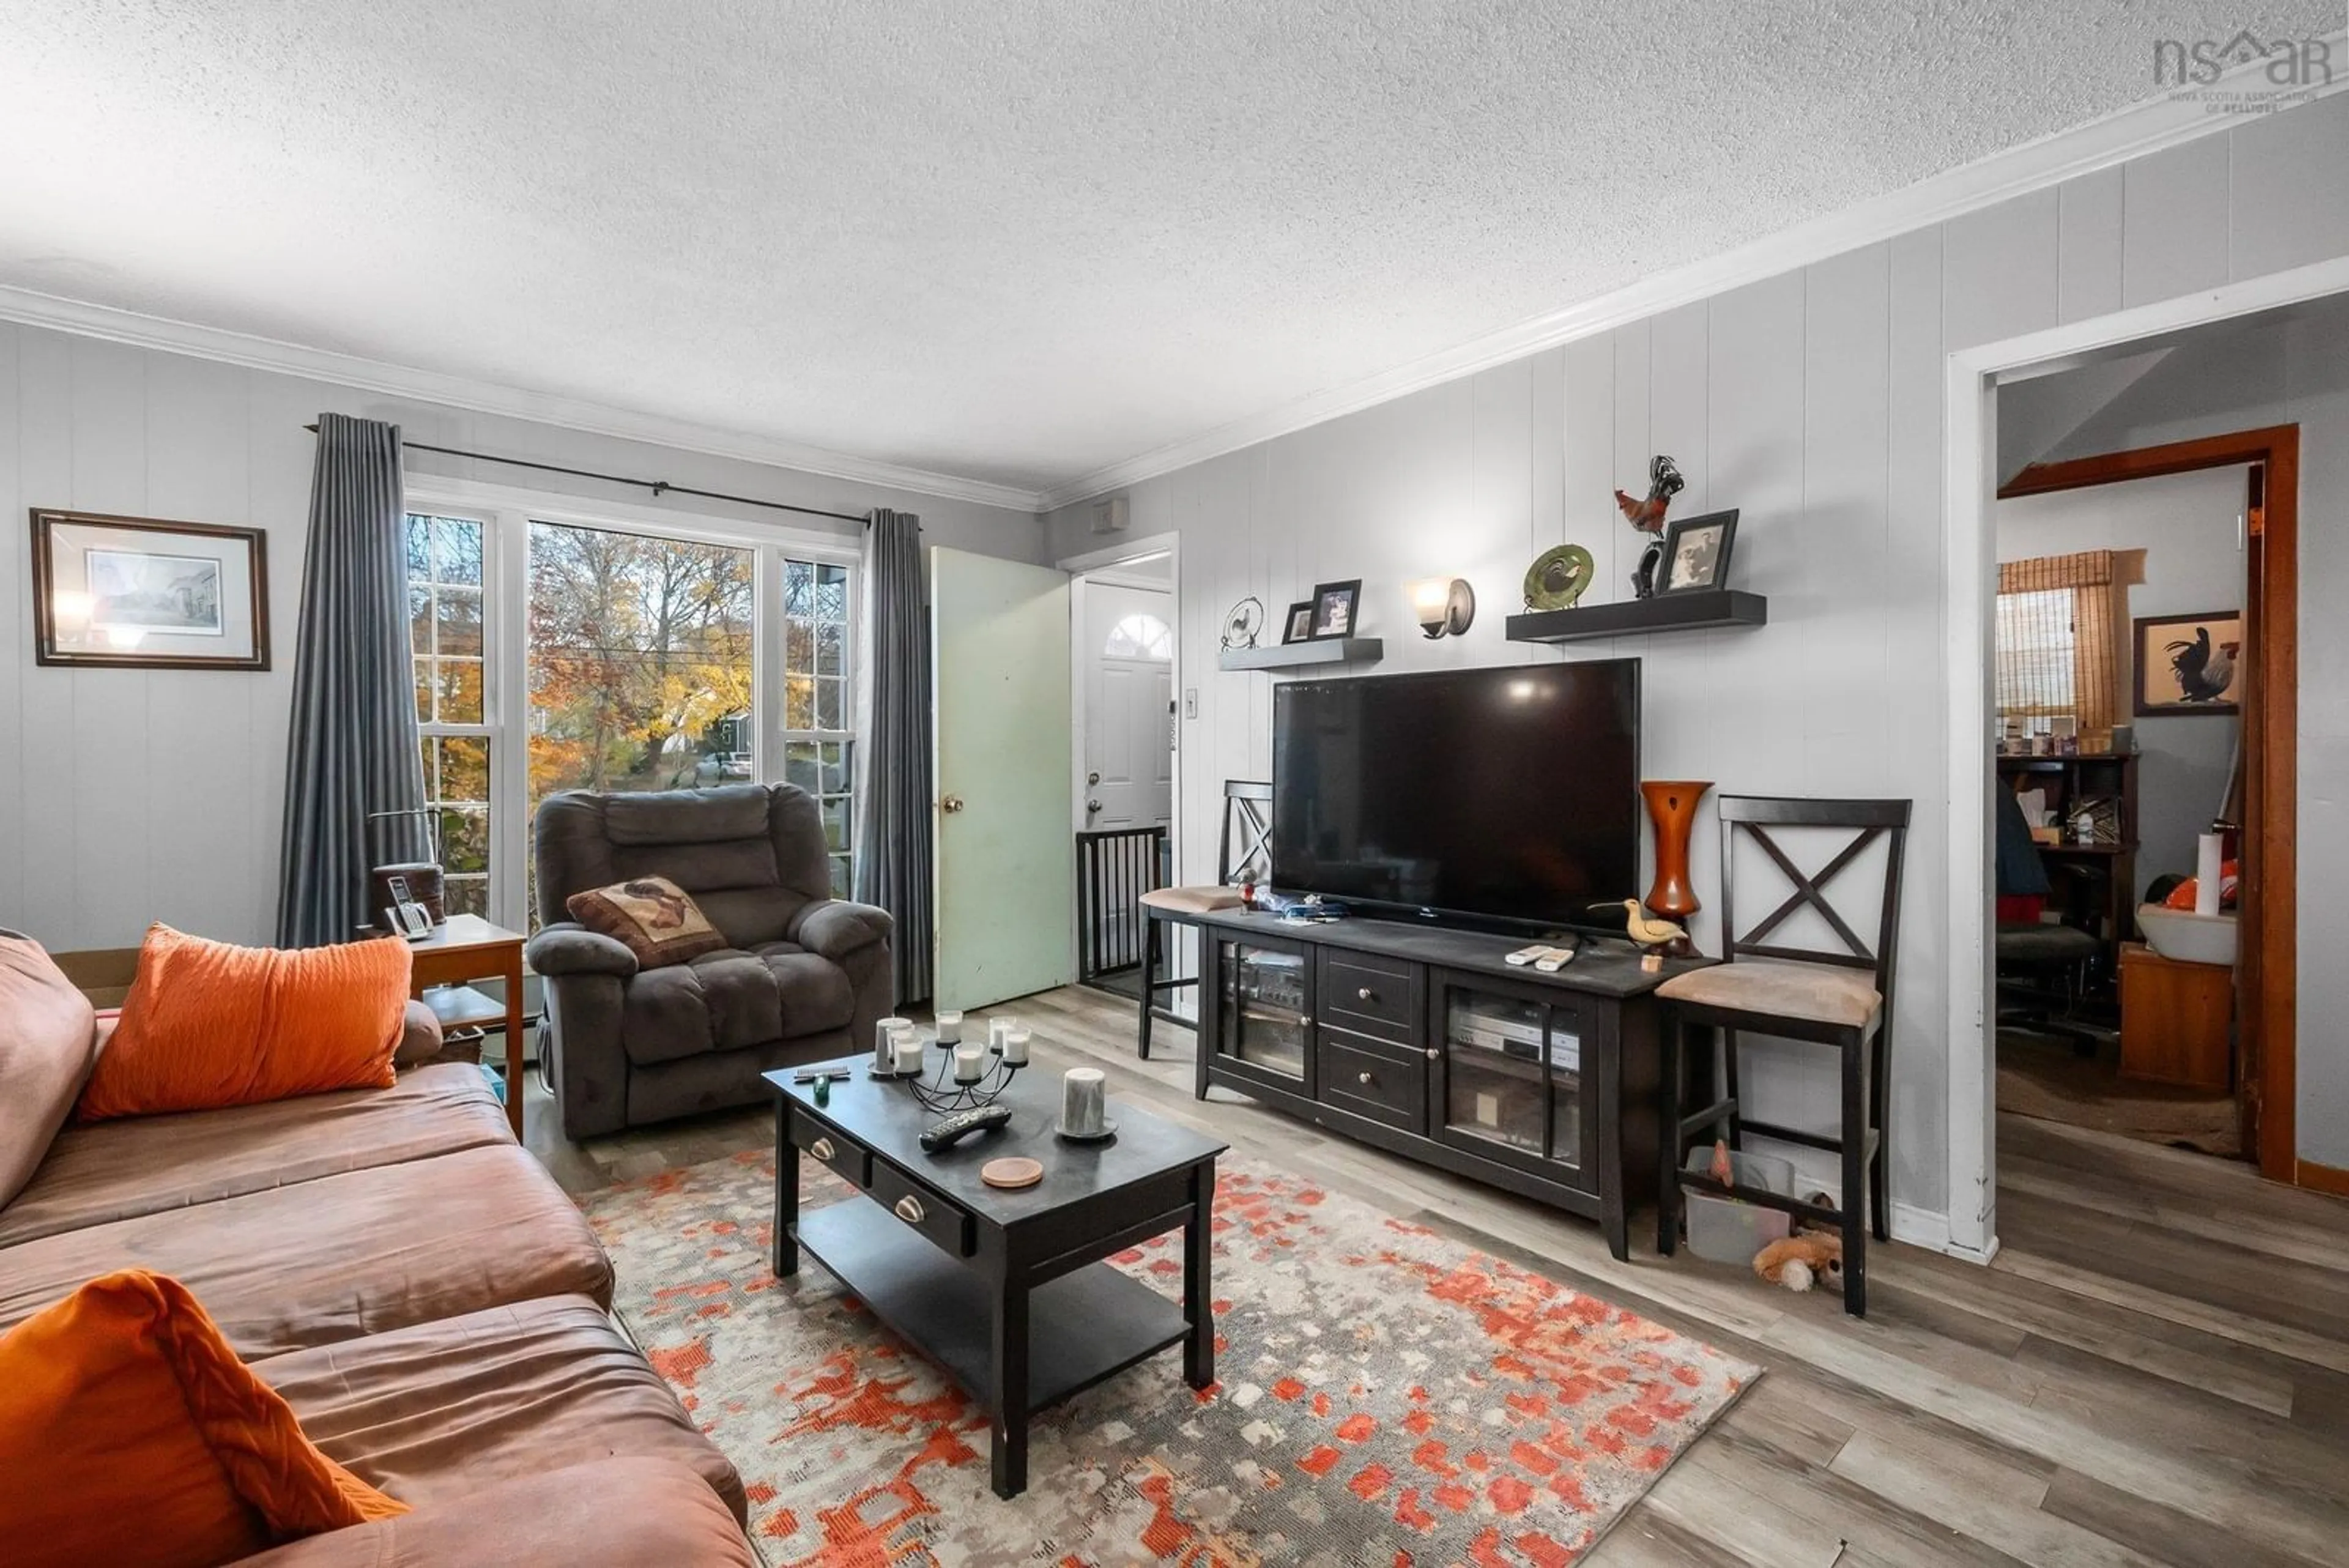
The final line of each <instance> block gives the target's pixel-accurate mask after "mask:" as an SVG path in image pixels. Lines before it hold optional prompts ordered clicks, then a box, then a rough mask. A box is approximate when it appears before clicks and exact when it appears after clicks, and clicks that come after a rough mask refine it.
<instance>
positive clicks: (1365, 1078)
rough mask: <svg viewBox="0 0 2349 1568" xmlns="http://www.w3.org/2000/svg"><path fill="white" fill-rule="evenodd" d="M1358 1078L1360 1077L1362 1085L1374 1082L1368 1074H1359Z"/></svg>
mask: <svg viewBox="0 0 2349 1568" xmlns="http://www.w3.org/2000/svg"><path fill="white" fill-rule="evenodd" d="M1358 1076H1360V1077H1361V1080H1362V1082H1363V1083H1365V1084H1368V1083H1372V1082H1375V1080H1374V1079H1372V1078H1371V1075H1369V1074H1368V1073H1363V1074H1360V1075H1358Z"/></svg>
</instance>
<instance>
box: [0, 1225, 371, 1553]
mask: <svg viewBox="0 0 2349 1568" xmlns="http://www.w3.org/2000/svg"><path fill="white" fill-rule="evenodd" d="M407 1511H408V1505H407V1504H406V1503H403V1502H398V1501H394V1500H392V1499H391V1498H388V1497H386V1496H385V1495H384V1494H383V1493H381V1492H379V1491H378V1490H375V1488H373V1487H371V1486H369V1485H367V1483H366V1482H365V1481H363V1480H359V1479H358V1478H357V1476H355V1475H353V1474H351V1473H350V1472H349V1471H348V1470H347V1469H343V1468H342V1467H341V1466H340V1465H338V1464H336V1463H335V1462H334V1460H332V1459H328V1458H326V1455H324V1454H322V1453H320V1452H319V1451H318V1450H317V1449H316V1446H314V1445H313V1444H312V1443H311V1441H310V1439H309V1438H305V1437H304V1436H303V1435H302V1428H300V1427H299V1426H298V1425H296V1424H295V1419H294V1412H293V1410H292V1409H291V1408H290V1407H287V1405H286V1403H285V1399H284V1398H283V1397H280V1396H279V1395H278V1393H277V1391H276V1390H275V1389H273V1388H271V1387H270V1386H268V1385H267V1384H265V1383H264V1382H262V1381H261V1379H260V1378H258V1377H255V1376H254V1375H253V1373H252V1371H251V1369H250V1368H248V1367H246V1366H244V1364H243V1363H242V1362H240V1361H239V1360H237V1358H236V1353H235V1352H233V1351H232V1350H231V1349H229V1347H228V1345H227V1343H226V1342H225V1341H224V1340H222V1338H221V1332H220V1329H219V1327H218V1326H217V1325H215V1324H213V1322H212V1319H211V1318H210V1317H209V1316H208V1315H206V1314H205V1312H204V1309H203V1308H202V1306H199V1305H198V1304H197V1303H196V1298H195V1297H193V1296H191V1295H190V1294H189V1293H188V1290H187V1287H186V1286H184V1285H182V1284H181V1283H180V1282H179V1281H177V1280H174V1279H170V1278H167V1277H166V1276H164V1275H161V1274H153V1273H149V1272H147V1271H146V1270H144V1269H127V1270H125V1271H123V1272H120V1273H114V1274H108V1275H105V1276H104V1277H102V1278H99V1279H95V1280H92V1281H91V1282H89V1283H88V1284H86V1285H84V1286H82V1287H81V1289H79V1290H78V1291H76V1292H75V1293H73V1294H72V1295H70V1296H67V1298H66V1299H65V1300H64V1301H61V1302H59V1303H57V1304H56V1305H55V1306H52V1307H49V1308H47V1310H45V1311H43V1312H40V1313H37V1314H34V1315H33V1316H32V1317H29V1318H27V1319H26V1320H25V1321H24V1322H23V1323H21V1324H17V1325H16V1327H15V1328H13V1329H10V1330H9V1331H8V1332H7V1333H6V1334H5V1335H0V1542H7V1543H8V1548H7V1560H8V1562H9V1563H11V1564H12V1565H13V1568H67V1565H68V1564H77V1565H78V1564H81V1563H143V1564H150V1565H151V1568H211V1565H212V1564H214V1563H233V1562H235V1561H236V1560H237V1559H238V1558H240V1557H249V1556H251V1555H252V1554H253V1553H254V1552H264V1551H267V1550H268V1549H269V1548H270V1547H272V1546H274V1545H277V1544H279V1543H280V1542H285V1541H290V1540H293V1539H295V1538H296V1537H298V1536H304V1535H316V1534H318V1533H320V1532H323V1531H328V1530H340V1529H341V1528H343V1527H344V1526H345V1525H348V1524H365V1523H367V1521H370V1520H378V1519H388V1518H390V1517H391V1516H393V1515H394V1514H401V1513H406V1512H407Z"/></svg>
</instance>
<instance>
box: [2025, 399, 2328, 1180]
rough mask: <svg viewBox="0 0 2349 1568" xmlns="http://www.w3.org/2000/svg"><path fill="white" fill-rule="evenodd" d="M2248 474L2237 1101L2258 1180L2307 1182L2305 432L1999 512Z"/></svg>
mask: <svg viewBox="0 0 2349 1568" xmlns="http://www.w3.org/2000/svg"><path fill="white" fill-rule="evenodd" d="M2244 464H2248V465H2250V467H2251V482H2250V494H2249V496H2248V497H2247V502H2246V509H2245V512H2244V519H2245V530H2244V532H2245V537H2244V562H2243V566H2244V571H2243V640H2244V641H2245V642H2246V643H2248V644H2250V646H2251V671H2250V673H2251V680H2250V681H2249V683H2248V685H2249V690H2248V691H2246V693H2245V698H2246V701H2244V702H2243V705H2242V713H2243V734H2242V744H2243V850H2242V854H2243V880H2244V886H2245V888H2246V889H2247V891H2248V897H2246V898H2244V899H2243V900H2242V905H2241V909H2240V920H2241V925H2240V929H2239V932H2238V934H2239V935H2240V938H2241V939H2242V940H2241V943H2240V948H2239V950H2238V957H2239V962H2238V963H2237V965H2236V971H2235V992H2236V1004H2235V1016H2236V1020H2237V1039H2238V1041H2239V1042H2240V1052H2239V1063H2238V1066H2239V1071H2238V1086H2237V1091H2236V1093H2237V1102H2238V1104H2239V1105H2240V1106H2241V1107H2242V1112H2243V1137H2244V1145H2245V1147H2247V1148H2249V1149H2251V1151H2252V1152H2253V1153H2254V1154H2255V1156H2256V1158H2257V1159H2258V1162H2259V1168H2260V1174H2261V1176H2264V1177H2266V1178H2268V1179H2270V1180H2271V1181H2283V1182H2291V1183H2293V1184H2294V1185H2299V1184H2302V1179H2303V1174H2304V1173H2303V1171H2302V1167H2301V1162H2300V1159H2299V1151H2298V1148H2297V1147H2296V1143H2295V1127H2294V1123H2293V1111H2294V1104H2293V1101H2294V1095H2295V1093H2296V1088H2295V1085H2296V1084H2297V1081H2298V1067H2299V1055H2298V1050H2299V1034H2298V1022H2299V983H2298V982H2299V971H2300V961H2299V929H2298V925H2297V920H2296V908H2297V903H2298V898H2297V885H2298V876H2299V866H2298V861H2297V858H2296V855H2295V851H2294V849H2293V845H2292V835H2293V829H2294V826H2295V824H2296V823H2297V821H2298V816H2299V813H2298V798H2299V797H2298V791H2299V782H2298V781H2299V766H2300V723H2299V718H2300V687H2299V670H2300V427H2299V426H2298V425H2296V424H2290V425H2269V426H2265V427H2263V428H2261V429H2258V430H2246V431H2230V432H2229V433H2227V434H2224V435H2214V436H2204V437H2201V438H2199V439H2198V440H2194V441H2168V442H2166V443H2164V444H2162V445H2159V446H2149V447H2138V448H2135V449H2133V450H2131V451H2127V452H2102V453H2098V454H2096V455H2095V456H2092V457H2082V458H2074V459H2070V460H2068V461H2065V462H2044V463H2033V464H2031V465H2030V466H2029V467H2027V468H2025V469H2023V472H2020V473H2018V474H2016V475H2015V476H2014V477H2013V479H2011V480H2009V481H2008V482H2007V483H2004V484H2002V485H2001V486H2000V487H1999V490H1998V498H1999V499H2000V500H2001V501H2008V500H2012V499H2013V498H2014V497H2016V496H2021V495H2045V494H2049V493H2054V492H2056V491H2061V490H2081V489H2085V488H2087V487H2089V486H2091V485H2098V484H2117V483H2123V482H2125V481H2127V480H2132V479H2155V478H2158V477H2160V476H2162V475H2164V474H2171V473H2193V472H2199V471H2202V470H2205V469H2213V468H2234V467H2238V466H2240V465H2244Z"/></svg>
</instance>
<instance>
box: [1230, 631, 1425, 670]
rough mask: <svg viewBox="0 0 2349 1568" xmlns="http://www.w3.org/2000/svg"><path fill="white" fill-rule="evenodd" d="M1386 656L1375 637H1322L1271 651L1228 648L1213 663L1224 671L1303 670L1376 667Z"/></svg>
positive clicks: (1274, 648)
mask: <svg viewBox="0 0 2349 1568" xmlns="http://www.w3.org/2000/svg"><path fill="white" fill-rule="evenodd" d="M1385 653H1386V644H1385V643H1384V642H1382V641H1381V640H1380V639H1377V638H1375V637H1325V638H1322V639H1319V640H1318V641H1314V642H1283V643H1276V644H1274V645H1273V646H1272V647H1270V648H1227V649H1224V650H1223V654H1222V656H1221V657H1220V658H1219V659H1216V666H1217V668H1219V669H1223V670H1304V669H1309V668H1310V667H1311V666H1314V665H1317V664H1375V663H1377V662H1378V660H1379V659H1381V658H1382V657H1383V656H1384V655H1385Z"/></svg>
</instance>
